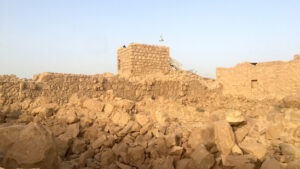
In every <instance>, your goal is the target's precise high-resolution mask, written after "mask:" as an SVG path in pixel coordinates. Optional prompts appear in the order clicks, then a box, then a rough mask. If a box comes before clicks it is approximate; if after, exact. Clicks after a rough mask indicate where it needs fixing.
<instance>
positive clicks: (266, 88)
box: [217, 55, 300, 98]
mask: <svg viewBox="0 0 300 169" xmlns="http://www.w3.org/2000/svg"><path fill="white" fill-rule="evenodd" d="M297 58H298V57H297V55H295V59H294V60H292V61H288V62H283V61H275V62H263V63H249V62H245V63H241V64H238V65H236V66H235V67H233V68H217V80H218V81H219V82H220V83H221V84H222V85H223V93H224V94H231V95H241V96H245V97H248V98H266V97H272V98H283V97H284V96H287V95H290V94H294V93H297V92H299V91H300V60H299V59H297Z"/></svg>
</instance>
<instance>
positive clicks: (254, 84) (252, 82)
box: [251, 80, 258, 89]
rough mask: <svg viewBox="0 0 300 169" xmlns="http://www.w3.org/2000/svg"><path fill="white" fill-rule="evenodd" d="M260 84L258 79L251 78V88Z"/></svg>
mask: <svg viewBox="0 0 300 169" xmlns="http://www.w3.org/2000/svg"><path fill="white" fill-rule="evenodd" d="M257 86H258V83H257V80H251V88H252V89H253V88H257Z"/></svg>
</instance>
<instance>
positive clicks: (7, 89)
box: [0, 73, 218, 105]
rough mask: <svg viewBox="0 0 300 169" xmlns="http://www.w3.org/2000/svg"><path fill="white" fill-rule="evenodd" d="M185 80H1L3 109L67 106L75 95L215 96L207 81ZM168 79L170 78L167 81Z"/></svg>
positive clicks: (134, 97)
mask: <svg viewBox="0 0 300 169" xmlns="http://www.w3.org/2000/svg"><path fill="white" fill-rule="evenodd" d="M183 76H185V78H186V79H176V78H174V79H172V77H171V76H165V77H163V78H161V79H157V78H153V79H149V78H148V79H147V78H146V79H143V80H141V79H135V78H132V79H130V78H125V77H120V76H118V75H112V74H99V75H74V74H57V73H42V74H38V75H35V76H34V77H33V79H32V80H31V79H18V78H17V77H16V76H0V94H1V95H0V105H3V104H12V103H14V102H23V101H24V100H26V99H27V100H28V99H35V98H37V97H48V98H49V99H50V101H51V102H53V103H58V104H64V103H67V102H68V100H69V98H70V97H71V96H72V94H74V93H77V94H78V95H79V96H87V97H89V98H100V97H101V96H103V94H104V93H106V92H111V93H112V94H113V95H114V96H116V97H120V98H124V99H129V100H134V101H137V100H140V99H142V98H143V97H152V98H156V97H164V98H167V99H180V98H183V97H189V98H191V99H193V98H197V99H199V98H203V99H204V98H205V97H206V96H207V95H209V93H210V92H213V90H210V89H208V87H207V86H206V84H204V83H203V81H204V80H201V79H192V78H189V76H187V75H183ZM166 77H170V78H169V79H167V80H166V79H165V78H166ZM212 82H213V80H212ZM214 90H218V88H216V89H214Z"/></svg>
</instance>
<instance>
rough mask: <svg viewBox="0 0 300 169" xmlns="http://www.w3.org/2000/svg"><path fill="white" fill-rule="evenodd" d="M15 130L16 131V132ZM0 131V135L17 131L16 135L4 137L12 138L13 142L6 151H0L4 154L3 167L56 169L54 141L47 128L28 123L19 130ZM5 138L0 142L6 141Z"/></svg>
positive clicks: (5, 129) (4, 129) (8, 128)
mask: <svg viewBox="0 0 300 169" xmlns="http://www.w3.org/2000/svg"><path fill="white" fill-rule="evenodd" d="M12 128H14V129H12ZM16 128H18V129H17V130H16ZM1 130H2V131H1V133H2V132H8V131H15V132H17V131H18V135H14V132H10V133H9V134H8V133H7V134H8V135H6V136H7V137H8V138H9V137H12V136H13V137H14V140H13V143H10V146H8V147H7V149H6V151H3V150H1V152H4V159H3V161H2V165H3V166H4V167H7V168H16V167H33V168H34V167H39V168H42V169H43V168H44V169H46V168H58V158H57V149H56V145H55V140H54V137H53V135H52V133H51V132H50V131H49V130H48V129H47V128H45V127H43V126H41V125H39V124H37V123H30V124H28V125H26V126H24V127H23V129H21V130H20V126H11V127H7V128H1ZM15 134H16V133H15ZM9 135H10V136H9ZM7 137H6V138H5V137H1V140H2V138H3V139H7ZM11 141H12V140H11Z"/></svg>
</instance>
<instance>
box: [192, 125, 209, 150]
mask: <svg viewBox="0 0 300 169" xmlns="http://www.w3.org/2000/svg"><path fill="white" fill-rule="evenodd" d="M214 143H215V136H214V128H213V126H204V127H199V128H194V129H192V131H191V134H190V137H189V140H188V144H189V145H190V146H191V147H192V148H196V147H197V145H199V144H204V145H205V146H207V147H211V146H212V145H213V144H214Z"/></svg>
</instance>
